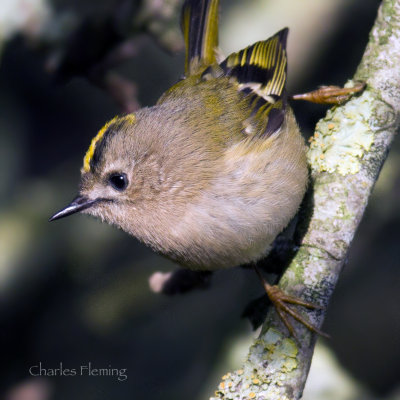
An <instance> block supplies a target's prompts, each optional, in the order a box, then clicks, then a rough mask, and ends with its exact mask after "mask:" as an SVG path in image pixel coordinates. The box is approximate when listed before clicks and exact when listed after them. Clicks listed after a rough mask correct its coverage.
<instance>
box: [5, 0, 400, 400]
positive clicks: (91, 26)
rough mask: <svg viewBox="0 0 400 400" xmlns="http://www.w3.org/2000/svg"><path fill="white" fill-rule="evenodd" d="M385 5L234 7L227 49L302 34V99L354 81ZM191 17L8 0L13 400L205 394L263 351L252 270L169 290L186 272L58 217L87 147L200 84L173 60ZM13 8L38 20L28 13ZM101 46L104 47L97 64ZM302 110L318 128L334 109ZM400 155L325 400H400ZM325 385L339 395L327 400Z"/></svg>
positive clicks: (389, 172) (92, 224)
mask: <svg viewBox="0 0 400 400" xmlns="http://www.w3.org/2000/svg"><path fill="white" fill-rule="evenodd" d="M22 3H23V10H24V12H25V14H24V18H22V15H20V14H19V13H20V12H21V11H18V10H20V9H19V8H18V6H21V4H22ZM300 3H301V5H300ZM160 5H164V6H165V7H161V8H160ZM378 5H379V1H378V0H351V1H337V0H329V1H328V0H326V1H324V2H321V1H320V0H307V1H304V2H294V1H293V0H285V1H281V2H274V1H268V0H246V1H238V0H237V1H228V0H224V1H222V24H221V25H222V26H221V29H222V32H221V46H222V47H223V50H224V49H226V50H227V51H230V50H233V49H237V48H239V47H242V46H245V45H247V44H249V43H251V42H252V41H255V40H258V39H261V38H265V37H268V36H269V35H271V34H273V33H274V31H275V30H277V29H280V28H281V27H283V26H286V25H288V26H290V28H291V35H290V39H289V63H290V78H289V79H290V91H291V92H292V93H293V92H300V91H304V90H310V89H313V88H315V87H316V86H318V85H320V84H327V83H329V84H343V83H344V82H345V80H346V79H348V78H349V77H351V75H352V74H353V72H354V70H355V68H356V66H357V63H358V60H359V59H360V57H361V54H362V52H363V49H364V47H365V44H366V42H367V40H368V32H369V29H370V27H371V25H372V22H373V20H374V18H375V13H376V9H377V7H378ZM178 6H179V1H165V2H160V1H159V0H152V1H144V0H143V1H133V0H132V1H130V2H129V1H114V0H109V1H100V2H92V1H85V0H80V1H75V0H74V1H66V0H54V1H53V2H45V1H44V0H43V1H40V0H30V1H29V2H22V0H21V1H20V0H15V1H12V0H6V1H2V2H1V3H0V42H1V43H2V45H1V46H0V47H1V48H2V54H1V61H0V135H1V146H0V221H1V223H0V326H1V329H0V345H1V360H2V363H1V365H0V369H1V374H0V376H1V380H0V393H8V395H7V396H8V399H12V400H20V399H27V400H35V399H38V400H45V399H47V398H54V399H58V400H59V399H61V400H63V399H71V398H74V399H96V400H97V399H99V400H102V399H109V398H118V399H131V398H148V399H152V400H153V399H154V400H158V399H160V400H161V399H162V400H168V399H171V400H179V399H187V398H199V399H200V398H205V397H206V396H207V395H210V393H209V390H210V388H213V387H215V385H216V383H217V382H218V381H219V375H220V374H221V373H222V372H225V371H226V370H228V369H229V368H234V367H235V365H237V364H238V363H239V359H240V357H242V356H243V354H245V352H246V348H247V341H248V338H249V337H250V336H251V335H252V333H251V330H250V326H249V324H248V322H247V321H244V320H241V319H240V315H241V312H242V310H243V309H244V308H245V306H246V304H247V303H248V302H249V301H250V300H252V299H254V298H256V297H258V296H259V295H260V294H262V287H261V285H260V284H259V282H258V281H257V278H256V276H254V275H255V274H253V273H252V272H251V271H248V270H243V269H234V270H231V271H221V272H219V273H217V274H215V276H214V277H213V280H212V285H211V287H210V288H209V289H207V290H204V291H195V292H192V293H189V294H185V295H181V296H175V297H164V296H160V295H155V294H153V293H151V292H150V290H149V289H148V284H147V280H148V277H149V276H150V274H151V273H152V272H154V271H157V270H162V271H167V270H171V269H173V268H175V266H174V265H173V264H172V263H170V262H168V261H166V260H165V259H163V258H161V257H159V256H157V255H155V254H153V253H152V252H151V251H150V250H149V249H147V248H145V247H144V246H142V245H140V244H139V243H137V241H135V240H134V239H132V238H131V237H128V236H127V235H126V234H124V233H122V232H120V231H117V230H116V229H115V228H111V227H109V226H106V225H103V224H101V223H100V222H98V221H96V220H94V219H90V218H88V217H84V216H80V215H77V216H73V217H71V218H70V219H67V220H65V221H64V220H63V221H60V222H57V223H53V224H48V223H47V219H48V217H49V216H50V215H51V214H52V212H53V211H55V210H56V209H58V208H60V207H61V206H63V205H64V204H65V203H66V202H68V201H69V200H71V199H72V198H73V196H74V195H75V193H76V190H77V183H78V178H79V169H80V167H81V163H82V157H83V154H84V152H85V150H86V148H87V146H88V144H89V142H90V139H91V137H92V136H93V135H94V134H95V132H96V131H97V130H98V129H99V128H100V127H101V126H102V125H103V124H104V122H105V121H106V120H107V119H109V118H110V117H112V116H114V115H115V114H117V113H119V112H121V108H124V109H126V108H129V107H134V106H137V104H138V103H140V104H142V105H151V104H154V102H155V101H156V100H157V98H158V96H159V95H160V94H161V93H162V92H163V91H164V90H165V89H167V88H168V87H169V86H170V85H172V84H173V83H174V82H175V81H176V80H177V79H178V78H179V76H180V75H181V74H182V72H183V54H182V53H179V54H177V55H174V56H172V55H171V54H168V52H166V51H165V49H166V48H167V49H168V50H169V52H170V53H171V52H172V53H173V52H175V51H176V50H178V49H180V48H181V46H182V42H181V38H180V37H179V36H178V33H177V32H178V31H177V27H178V18H177V8H178ZM24 7H25V8H24ZM26 7H31V8H30V9H29V10H31V13H30V14H29V12H28V11H29V10H28V9H27V8H26ZM161 9H162V10H163V11H165V12H161V13H160V10H161ZM35 10H36V11H37V13H36V12H35ZM43 10H44V11H43ZM117 11H118V12H117ZM13 13H14V14H15V13H17V15H20V16H21V18H19V19H16V18H14V19H10V18H9V17H8V16H9V15H12V14H13ZM107 21H108V22H107ZM110 21H111V22H110ZM6 22H7V23H6ZM95 28H96V29H99V30H100V33H96V32H99V31H98V30H96V29H95ZM100 34H105V39H104V40H103V39H102V40H100V39H99V37H101V36H98V35H100ZM110 35H111V36H112V37H111V38H110ZM106 39H107V40H106ZM108 39H110V40H108ZM111 39H112V40H111ZM93 40H94V41H95V42H98V43H96V45H97V46H98V47H97V49H99V50H96V51H93V53H92V55H89V54H88V53H87V51H86V50H87V49H89V48H91V45H92V44H93ZM160 45H161V46H160ZM92 50H93V49H92ZM68 54H70V58H68V57H67V55H68ZM71 54H72V55H71ZM72 56H73V57H72ZM89 56H90V57H89ZM71 57H72V58H71ZM76 60H78V61H79V62H78V63H77V61H76ZM292 60H293V61H292ZM72 61H73V62H72ZM71 65H72V66H73V68H72V66H71ZM67 67H68V68H67ZM63 68H64V69H63ZM66 71H67V72H66ZM61 78H62V79H61ZM126 87H128V88H129V90H128V91H127V92H126V93H124V96H122V97H119V95H118V94H117V95H116V93H115V90H117V91H118V90H119V89H124V88H126ZM124 106H127V107H124ZM294 108H295V112H296V115H297V117H298V120H299V123H300V125H301V127H302V129H303V131H304V132H305V134H309V133H310V132H311V131H312V130H313V127H314V125H315V123H316V121H317V120H318V119H319V118H320V117H321V116H322V115H323V114H324V113H325V111H326V108H325V107H322V106H315V105H309V104H295V105H294ZM399 157H400V149H399V144H398V143H395V145H394V148H393V150H392V152H391V154H390V156H389V158H388V161H387V163H386V164H385V167H384V169H383V171H382V175H381V178H380V180H379V181H378V183H377V186H376V189H375V192H374V194H373V196H372V198H371V202H370V206H369V208H368V210H367V215H366V216H365V219H364V221H363V222H362V225H361V227H360V229H359V232H358V235H357V237H356V239H355V242H354V245H353V248H352V250H351V253H350V254H349V261H348V264H347V267H346V268H345V271H344V273H343V276H342V278H341V280H340V282H339V285H338V288H337V290H336V292H335V294H334V298H333V302H332V304H331V307H330V311H329V315H328V319H327V321H326V324H325V330H326V331H327V332H329V333H330V334H331V335H332V340H330V341H328V342H325V343H324V346H328V347H329V348H330V351H328V350H326V348H324V349H322V353H321V354H322V356H321V357H322V361H321V362H322V364H320V361H318V360H319V358H317V359H316V362H315V366H312V373H311V376H310V381H309V382H308V384H307V390H306V392H305V393H306V397H305V398H306V399H308V400H316V399H320V398H324V399H327V398H335V399H338V400H340V399H343V400H356V399H363V400H364V399H385V398H387V399H395V398H400V396H398V395H396V390H397V394H398V393H399V385H400V382H399V378H400V377H399V374H398V371H399V370H400V365H399V364H400V344H399V339H398V338H399V337H400V322H399V321H400V318H399V307H398V305H399V304H400V292H399V290H398V288H399V282H400V268H399V261H398V260H399V246H398V243H399V239H400V233H399V232H400V229H399V227H400V212H399V211H400V210H399V207H400V206H399V204H400V202H399V197H400V191H399V187H400V186H399V185H397V183H398V182H399V180H400V173H399V168H398V164H399ZM370 315H377V316H378V318H373V319H372V318H370ZM246 338H247V339H246ZM332 352H333V353H332ZM327 354H328V355H327ZM333 354H335V356H336V357H337V359H338V360H339V362H340V366H339V364H337V362H336V361H332V360H333V359H334V356H333ZM317 357H319V352H318V351H317ZM324 360H325V361H324ZM39 362H42V364H43V365H44V366H45V367H46V368H57V367H58V366H59V363H60V362H62V363H63V365H64V367H65V368H79V366H81V365H84V364H87V363H88V362H91V363H92V364H93V365H94V366H96V367H97V368H108V367H109V366H111V367H113V368H126V369H127V375H128V379H127V380H126V381H123V382H120V381H118V380H117V379H116V378H115V377H93V376H79V377H65V376H64V377H59V376H58V377H53V378H46V377H42V379H41V380H39V379H33V378H32V377H31V376H30V374H29V367H30V366H33V365H37V364H38V363H39ZM329 365H334V366H333V367H329ZM341 368H343V369H344V370H341ZM332 371H333V372H332ZM338 371H339V372H338ZM349 374H350V376H351V377H349ZM321 375H324V376H325V378H324V380H323V382H328V383H327V385H328V389H326V387H325V389H326V390H328V391H329V390H331V397H321V396H324V394H323V393H327V392H326V391H325V392H324V390H325V389H324V387H323V382H322V383H321V378H320V377H321ZM327 376H328V377H327ZM355 381H356V382H357V383H354V382H355ZM316 382H320V383H321V385H322V386H320V387H322V391H321V390H319V391H318V390H315V384H316ZM329 382H330V383H332V382H337V384H336V387H337V388H338V389H339V388H341V390H338V391H336V392H335V387H332V384H331V385H330V386H329ZM340 382H342V383H343V382H345V384H344V383H343V385H342V383H340ZM308 387H310V389H308ZM343 387H345V388H347V389H346V390H343ZM332 390H333V392H332ZM321 393H322V395H321ZM332 393H333V394H332ZM23 396H25V397H23ZM35 396H36V397H35ZM196 396H198V397H196ZM318 396H320V397H318ZM3 397H4V396H2V398H3Z"/></svg>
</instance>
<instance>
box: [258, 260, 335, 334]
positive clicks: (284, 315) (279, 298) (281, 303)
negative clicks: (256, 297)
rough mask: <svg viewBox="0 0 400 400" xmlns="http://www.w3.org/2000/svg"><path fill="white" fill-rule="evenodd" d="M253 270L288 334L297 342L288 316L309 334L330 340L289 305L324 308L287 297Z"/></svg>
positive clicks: (296, 298) (313, 308)
mask: <svg viewBox="0 0 400 400" xmlns="http://www.w3.org/2000/svg"><path fill="white" fill-rule="evenodd" d="M255 270H256V272H257V274H258V276H259V278H260V279H261V282H262V283H263V286H264V289H265V291H266V293H267V295H268V297H269V299H270V300H271V302H272V304H273V305H274V307H275V309H276V311H277V313H278V315H279V317H280V318H281V320H282V322H283V323H284V325H285V326H286V328H287V329H288V331H289V332H290V334H291V335H292V336H293V337H294V338H295V339H296V340H297V341H298V342H299V338H298V337H297V335H296V332H295V330H294V328H293V325H292V323H291V322H290V321H289V319H288V314H289V315H290V316H291V317H293V318H294V319H295V320H296V321H298V322H300V323H302V324H303V325H304V326H305V327H306V328H308V329H309V330H310V331H311V332H314V333H317V334H318V335H321V336H324V337H326V338H330V336H329V335H327V334H326V333H325V332H323V331H321V330H320V329H318V328H317V327H316V326H314V325H313V324H311V323H310V321H308V320H307V319H306V318H304V317H303V316H302V315H301V314H300V313H298V312H297V311H295V310H293V309H292V308H291V307H289V305H288V304H287V303H289V304H294V305H299V306H302V307H306V308H308V309H312V310H324V309H325V307H323V306H320V305H317V304H313V303H309V302H306V301H304V300H302V299H300V298H298V297H295V296H290V295H287V294H286V293H285V292H283V291H282V290H281V289H280V288H279V287H278V286H276V285H273V286H272V285H270V284H269V283H268V282H267V281H266V280H265V279H264V278H263V276H262V275H261V272H260V271H259V270H258V268H257V267H255Z"/></svg>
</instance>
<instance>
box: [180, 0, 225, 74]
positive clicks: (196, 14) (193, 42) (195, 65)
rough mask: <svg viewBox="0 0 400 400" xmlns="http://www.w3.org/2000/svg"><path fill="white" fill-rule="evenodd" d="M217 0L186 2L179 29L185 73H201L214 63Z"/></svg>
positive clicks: (216, 34) (192, 0) (216, 39)
mask: <svg viewBox="0 0 400 400" xmlns="http://www.w3.org/2000/svg"><path fill="white" fill-rule="evenodd" d="M218 6H219V0H186V1H185V3H184V5H183V8H182V14H181V27H182V32H183V36H184V39H185V45H186V60H185V73H186V75H187V76H189V75H194V74H196V73H199V72H201V71H202V70H203V69H205V68H206V67H207V66H209V65H212V64H214V63H215V62H216V58H215V49H216V48H217V46H218Z"/></svg>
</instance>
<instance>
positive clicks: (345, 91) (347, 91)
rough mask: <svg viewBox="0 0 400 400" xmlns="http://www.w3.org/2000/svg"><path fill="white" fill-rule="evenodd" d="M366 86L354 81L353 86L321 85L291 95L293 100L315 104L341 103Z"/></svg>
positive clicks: (363, 83)
mask: <svg viewBox="0 0 400 400" xmlns="http://www.w3.org/2000/svg"><path fill="white" fill-rule="evenodd" d="M365 86H366V83H365V82H358V81H357V82H354V86H353V87H349V88H345V87H340V86H321V87H320V88H319V89H317V90H313V91H312V92H307V93H301V94H295V95H294V96H292V99H293V100H305V101H310V102H311V103H317V104H326V105H333V104H336V105H338V104H343V103H344V102H346V101H347V100H349V99H350V97H351V96H353V95H354V94H355V93H359V92H361V91H362V90H364V88H365Z"/></svg>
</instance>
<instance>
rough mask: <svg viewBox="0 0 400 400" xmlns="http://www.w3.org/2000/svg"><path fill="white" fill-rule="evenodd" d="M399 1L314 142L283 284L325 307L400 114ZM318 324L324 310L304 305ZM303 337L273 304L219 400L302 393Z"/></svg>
mask: <svg viewBox="0 0 400 400" xmlns="http://www.w3.org/2000/svg"><path fill="white" fill-rule="evenodd" d="M399 65H400V3H399V2H398V0H383V1H382V4H381V6H380V8H379V11H378V16H377V19H376V21H375V24H374V26H373V28H372V31H371V33H370V39H369V43H368V46H367V48H366V50H365V53H364V56H363V58H362V60H361V63H360V65H359V67H358V70H357V72H356V74H355V76H354V79H355V80H363V81H366V82H367V85H368V86H367V89H366V90H365V91H364V92H363V94H362V95H361V96H359V97H357V98H354V99H352V100H351V101H349V102H347V103H346V104H344V105H343V106H340V107H336V108H335V109H332V110H329V111H328V113H327V115H326V117H325V118H324V119H322V120H321V121H319V123H318V124H317V127H316V130H315V133H314V136H313V138H312V140H311V142H310V149H309V153H308V158H309V162H310V167H311V184H310V191H309V194H308V195H307V197H306V200H305V204H304V207H303V208H302V211H301V224H300V229H302V230H303V232H304V236H303V239H302V243H301V246H300V247H299V250H298V252H297V254H296V256H295V258H294V259H293V261H292V262H291V264H290V266H289V267H288V269H287V270H286V272H285V274H284V275H283V277H282V279H281V281H280V283H279V286H280V287H281V288H282V289H283V290H284V291H285V292H286V293H288V294H293V295H296V296H300V295H301V296H302V297H303V298H304V299H305V300H307V301H310V302H313V303H317V304H321V305H323V306H325V308H326V307H327V305H328V303H329V299H330V297H331V294H332V292H333V290H334V288H335V285H336V282H337V280H338V277H339V274H340V271H341V269H342V266H343V264H344V262H345V258H346V254H347V252H348V249H349V246H350V244H351V242H352V240H353V237H354V235H355V232H356V229H357V227H358V224H359V223H360V220H361V218H362V215H363V213H364V211H365V208H366V206H367V202H368V197H369V195H370V194H371V191H372V189H373V186H374V183H375V182H376V180H377V178H378V175H379V172H380V170H381V168H382V165H383V163H384V161H385V159H386V157H387V153H388V151H389V148H390V144H391V142H392V141H393V138H394V136H395V133H396V130H397V128H398V126H399V116H400V69H399V67H398V66H399ZM301 311H302V313H303V314H304V316H305V317H306V318H308V319H309V320H310V321H311V322H312V323H313V324H315V325H316V326H319V327H320V326H321V325H322V322H323V320H324V317H325V314H326V311H325V310H323V311H321V310H318V311H311V310H301ZM295 326H296V331H297V336H298V337H299V339H300V340H299V342H300V343H296V341H294V340H293V339H292V338H290V337H289V336H288V332H287V330H286V328H285V327H284V325H283V324H282V322H281V320H280V319H279V317H278V316H277V314H276V312H275V310H274V309H272V308H271V310H270V312H269V313H268V316H267V318H266V321H265V323H264V325H263V328H262V331H261V334H260V336H259V337H258V338H257V339H256V340H255V342H254V343H253V345H252V346H251V347H250V349H249V353H248V356H247V359H246V360H245V362H244V364H243V365H242V367H241V368H240V369H239V370H237V371H234V372H230V373H228V374H226V375H225V376H224V377H223V380H222V382H221V383H220V385H219V387H218V389H217V391H216V392H215V396H214V397H212V398H211V400H216V399H235V400H236V399H258V400H262V399H265V400H266V399H268V400H275V399H276V400H292V399H299V398H300V397H301V396H302V392H303V389H304V385H305V382H306V379H307V375H308V371H309V368H310V364H311V359H312V355H313V352H314V346H315V342H316V336H315V334H312V333H311V332H310V331H309V330H307V329H306V328H305V327H303V326H301V325H300V324H297V323H296V325H295Z"/></svg>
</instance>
